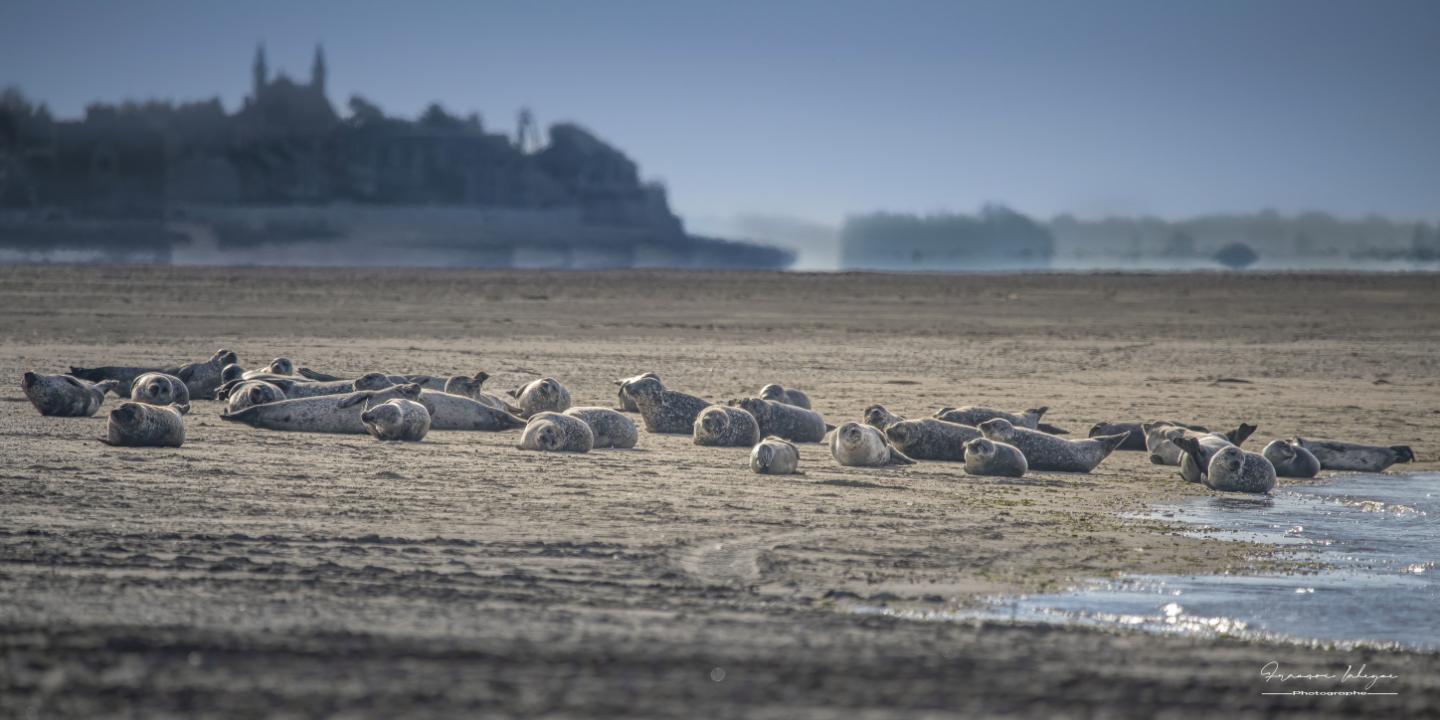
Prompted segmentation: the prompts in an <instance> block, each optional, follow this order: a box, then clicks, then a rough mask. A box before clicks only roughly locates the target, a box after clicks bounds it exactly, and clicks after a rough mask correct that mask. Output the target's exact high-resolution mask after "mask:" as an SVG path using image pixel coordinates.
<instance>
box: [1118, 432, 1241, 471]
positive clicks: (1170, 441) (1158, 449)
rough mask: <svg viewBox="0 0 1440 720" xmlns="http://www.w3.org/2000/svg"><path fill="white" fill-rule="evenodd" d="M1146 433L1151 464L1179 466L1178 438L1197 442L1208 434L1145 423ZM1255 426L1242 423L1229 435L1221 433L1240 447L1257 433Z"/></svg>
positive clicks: (1180, 454) (1146, 443) (1146, 446)
mask: <svg viewBox="0 0 1440 720" xmlns="http://www.w3.org/2000/svg"><path fill="white" fill-rule="evenodd" d="M1141 428H1142V429H1143V430H1144V431H1145V449H1146V450H1148V451H1149V452H1150V462H1152V463H1154V464H1156V465H1179V464H1180V458H1181V456H1182V454H1183V453H1182V451H1181V450H1180V446H1178V445H1176V444H1175V439H1176V438H1182V437H1188V438H1194V439H1196V440H1198V439H1200V438H1201V437H1203V436H1204V435H1205V434H1206V433H1201V432H1196V431H1194V430H1191V429H1189V428H1188V427H1186V426H1183V425H1171V424H1169V423H1165V422H1158V423H1145V424H1144V425H1141ZM1255 429H1256V427H1255V426H1254V425H1247V424H1245V423H1240V426H1239V427H1237V428H1235V429H1234V430H1231V431H1230V432H1227V433H1221V434H1222V435H1224V437H1225V439H1226V440H1229V441H1230V443H1231V444H1232V445H1235V446H1237V447H1238V446H1239V445H1241V444H1243V443H1244V442H1245V440H1246V439H1247V438H1249V437H1250V435H1251V434H1253V433H1254V432H1255Z"/></svg>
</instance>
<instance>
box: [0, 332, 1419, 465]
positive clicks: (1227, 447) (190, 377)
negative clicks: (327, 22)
mask: <svg viewBox="0 0 1440 720" xmlns="http://www.w3.org/2000/svg"><path fill="white" fill-rule="evenodd" d="M490 377H491V376H490V374H489V373H487V372H485V371H483V370H482V371H479V372H474V373H453V374H444V375H438V374H434V375H432V374H403V373H390V372H382V371H372V372H367V373H362V374H360V375H356V376H351V377H346V376H344V375H336V374H331V373H323V372H319V371H315V370H311V369H310V368H307V367H304V366H300V365H297V364H296V362H295V361H294V360H293V359H291V358H289V357H284V356H282V357H277V358H274V359H273V360H271V361H270V362H269V363H267V364H266V365H264V366H263V367H260V368H257V369H254V370H245V369H244V367H243V366H241V365H240V364H239V361H238V357H237V356H236V354H235V353H234V352H233V351H231V350H227V349H221V350H219V351H217V352H215V353H214V354H213V355H211V357H210V358H209V359H208V360H204V361H199V362H189V363H182V364H178V365H175V366H170V367H165V368H156V367H143V366H128V365H111V366H102V367H96V368H80V367H71V368H70V373H69V374H64V375H45V374H41V373H37V372H26V373H24V375H23V377H22V378H21V383H20V386H21V389H22V390H23V391H24V393H25V397H26V398H27V399H29V401H30V402H31V404H32V405H34V407H35V409H36V410H37V411H39V412H40V414H41V415H45V416H49V417H80V418H84V417H91V416H94V415H95V414H96V413H97V412H99V410H100V409H101V407H102V406H103V405H104V402H105V396H106V394H107V393H111V392H113V393H114V394H115V395H117V396H118V397H120V398H128V399H129V401H127V402H122V403H121V404H120V405H119V406H118V407H116V408H115V409H114V410H112V411H111V412H110V414H109V416H108V419H107V424H106V434H105V436H104V437H102V438H101V440H102V441H103V442H105V443H106V444H109V445H115V446H123V447H180V446H181V445H183V444H184V442H185V422H186V420H185V418H186V414H187V413H189V412H191V409H192V406H193V403H194V402H195V401H197V400H216V401H220V402H222V403H223V404H224V405H223V408H222V410H221V411H220V413H219V417H220V419H222V420H225V421H227V422H231V423H237V424H244V425H249V426H251V427H254V428H257V429H262V430H270V431H284V432H309V433H339V434H354V435H361V434H369V435H371V436H373V437H374V438H376V439H377V440H380V441H386V442H393V441H407V442H423V441H424V440H425V439H426V438H427V437H428V436H429V434H430V433H431V432H434V431H482V432H506V431H510V430H520V431H521V432H520V438H519V441H518V442H517V443H516V447H518V448H520V449H524V450H534V451H542V452H570V453H587V452H590V451H591V450H592V449H597V448H598V449H617V450H628V449H633V448H635V447H637V446H638V445H639V444H640V443H641V435H640V431H639V427H637V424H636V422H635V421H634V420H633V419H631V417H629V416H628V415H627V414H626V413H638V414H639V415H640V418H641V424H643V425H644V428H645V430H646V431H647V432H649V433H654V434H687V435H690V436H691V437H692V438H693V440H694V444H695V445H697V446H702V447H716V448H724V447H745V448H750V453H749V462H748V464H749V467H750V469H751V470H752V471H754V472H756V473H759V474H764V475H797V474H803V473H801V471H800V469H799V468H800V445H801V444H804V443H824V445H825V449H826V450H827V451H828V453H829V455H830V456H831V457H832V459H833V460H834V461H835V463H836V464H837V465H839V466H843V467H857V468H874V469H876V471H886V472H889V471H895V469H896V468H902V469H901V470H899V471H901V472H903V467H904V466H908V465H914V464H916V463H917V462H920V461H924V462H951V463H963V464H964V465H963V467H964V472H965V474H966V475H970V476H975V477H1023V476H1024V475H1026V474H1027V473H1029V472H1032V471H1039V472H1073V473H1089V472H1092V471H1094V470H1095V469H1096V468H1097V467H1098V466H1099V465H1100V464H1101V463H1103V462H1104V460H1105V459H1106V458H1107V457H1109V456H1110V454H1111V453H1113V452H1114V451H1116V450H1137V451H1145V452H1147V453H1148V454H1149V457H1150V460H1151V462H1152V463H1154V464H1156V465H1168V466H1174V467H1178V468H1179V476H1180V478H1181V479H1182V480H1184V481H1186V482H1192V483H1201V484H1203V485H1205V486H1206V487H1209V488H1211V489H1213V490H1217V491H1223V492H1247V493H1267V492H1270V491H1271V489H1273V488H1274V486H1275V482H1276V478H1277V477H1292V478H1310V477H1315V476H1316V475H1317V474H1318V473H1319V472H1321V471H1323V470H1330V471H1354V472H1383V471H1384V470H1386V469H1388V468H1389V467H1391V466H1392V465H1394V464H1396V463H1407V462H1413V461H1414V460H1415V453H1414V451H1413V450H1411V448H1410V447H1408V446H1404V445H1392V446H1384V445H1364V444H1359V443H1352V442H1344V441H1335V440H1310V439H1306V438H1302V437H1292V438H1287V439H1277V440H1275V441H1273V442H1271V443H1270V444H1268V445H1267V446H1265V448H1264V450H1263V452H1252V451H1249V450H1246V449H1244V448H1243V447H1242V445H1243V444H1244V442H1245V441H1246V440H1247V439H1248V438H1249V437H1250V436H1251V435H1252V434H1253V433H1254V432H1255V431H1256V429H1257V428H1256V426H1255V425H1250V424H1246V423H1241V424H1240V425H1239V426H1238V427H1236V429H1234V430H1231V431H1228V432H1210V431H1208V430H1207V429H1206V428H1205V427H1204V426H1201V425H1196V424H1193V423H1186V422H1180V421H1176V420H1161V421H1151V422H1099V423H1096V424H1095V425H1094V426H1092V427H1091V428H1090V431H1089V433H1088V434H1089V437H1088V438H1084V439H1076V440H1070V439H1067V438H1064V437H1059V436H1061V435H1065V434H1067V432H1066V431H1065V430H1063V429H1061V428H1057V427H1054V426H1051V425H1047V424H1045V423H1042V422H1040V420H1041V418H1042V417H1043V416H1044V415H1045V413H1046V412H1047V411H1048V410H1049V408H1048V407H1045V406H1038V407H1035V408H1032V409H1029V410H1025V411H1023V412H1008V411H1004V410H997V409H994V408H989V407H983V406H973V405H971V406H961V407H944V408H941V409H939V410H937V411H936V412H935V413H934V414H933V416H932V417H925V418H920V419H907V418H906V417H904V416H902V415H899V414H896V413H894V412H891V411H890V410H888V409H887V408H886V407H885V406H884V405H881V404H878V403H874V404H870V405H867V406H866V407H864V408H863V409H862V410H861V411H860V413H859V417H858V419H857V420H851V421H846V422H843V423H841V424H840V426H839V427H838V428H837V427H835V426H832V425H830V424H828V423H826V422H825V418H824V417H823V416H822V415H821V414H820V413H819V412H817V411H816V410H814V409H813V405H812V400H811V397H810V396H809V395H808V394H806V393H804V392H801V391H799V390H796V389H794V388H785V387H783V386H781V385H779V384H777V383H768V384H765V385H763V386H762V387H761V388H760V390H759V392H758V393H757V394H756V395H754V396H751V397H745V398H741V399H738V400H731V401H729V402H728V403H725V404H716V403H712V402H710V401H709V400H706V399H704V398H701V397H698V396H695V395H690V394H687V393H684V392H680V391H678V390H672V389H669V388H667V387H666V386H665V384H664V383H662V382H661V380H660V375H659V374H658V373H656V372H652V371H646V372H642V373H639V374H636V375H634V376H631V377H628V378H624V379H621V380H617V381H615V385H616V386H617V391H616V393H617V394H616V398H615V399H616V407H615V408H611V407H604V406H599V405H593V406H574V407H572V405H571V392H570V390H569V388H567V387H565V385H564V384H562V383H561V382H560V381H559V380H557V379H556V378H553V377H532V378H531V379H528V380H526V381H524V382H522V383H520V384H519V385H518V386H517V387H516V388H515V389H514V390H511V391H509V393H508V394H507V395H508V396H502V395H498V394H494V393H490V392H488V391H485V390H484V389H483V385H484V383H485V382H486V381H487V380H489V379H490ZM751 387H754V386H753V385H752V386H751Z"/></svg>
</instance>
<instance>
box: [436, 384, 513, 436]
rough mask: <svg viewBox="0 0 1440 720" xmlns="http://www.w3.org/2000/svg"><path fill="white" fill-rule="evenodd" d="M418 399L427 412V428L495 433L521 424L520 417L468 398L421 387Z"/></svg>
mask: <svg viewBox="0 0 1440 720" xmlns="http://www.w3.org/2000/svg"><path fill="white" fill-rule="evenodd" d="M419 401H420V404H421V405H424V406H425V409H426V410H429V411H430V429H431V430H475V431H479V432H499V431H501V430H509V429H511V428H521V427H525V420H524V419H523V418H520V417H517V416H515V415H511V414H510V413H508V412H505V411H504V410H499V409H496V408H493V407H490V406H489V405H486V404H485V403H482V402H480V401H478V400H475V399H472V398H468V397H461V396H459V395H451V394H449V393H443V392H440V391H438V390H422V391H421V392H420V397H419Z"/></svg>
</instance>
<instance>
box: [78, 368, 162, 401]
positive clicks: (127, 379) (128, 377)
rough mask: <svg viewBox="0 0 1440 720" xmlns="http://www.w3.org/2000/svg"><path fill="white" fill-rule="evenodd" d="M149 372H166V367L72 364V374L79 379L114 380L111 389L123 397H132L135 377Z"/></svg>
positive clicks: (91, 380) (97, 381) (93, 380)
mask: <svg viewBox="0 0 1440 720" xmlns="http://www.w3.org/2000/svg"><path fill="white" fill-rule="evenodd" d="M148 372H165V368H159V367H124V366H119V365H105V366H103V367H93V368H82V367H76V366H74V365H71V366H70V376H71V377H73V378H75V379H77V380H84V381H85V382H88V383H99V382H104V381H106V380H114V381H115V384H114V385H112V386H111V387H110V391H111V392H113V393H115V395H116V396H118V397H122V398H128V397H130V385H131V384H133V383H134V382H135V378H137V377H140V376H141V375H144V374H145V373H148Z"/></svg>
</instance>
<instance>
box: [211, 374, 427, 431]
mask: <svg viewBox="0 0 1440 720" xmlns="http://www.w3.org/2000/svg"><path fill="white" fill-rule="evenodd" d="M420 393H421V389H420V386H419V385H397V386H395V387H390V388H386V389H384V390H361V391H359V392H353V393H350V394H348V395H320V396H317V397H307V398H290V399H286V400H281V401H279V402H272V403H265V404H263V405H251V406H250V407H247V408H245V409H243V410H240V411H239V412H233V413H232V412H224V413H221V414H220V419H221V420H229V421H231V422H239V423H244V424H246V425H249V426H251V427H256V428H262V429H265V430H281V431H288V432H316V433H345V434H351V435H361V434H364V433H367V432H369V430H367V429H366V428H365V423H363V422H361V420H360V415H361V414H362V413H363V412H365V406H366V405H367V404H378V403H382V402H385V401H386V400H390V399H393V398H397V397H398V398H404V399H406V400H416V401H418V400H419V399H420ZM427 409H428V408H427Z"/></svg>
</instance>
